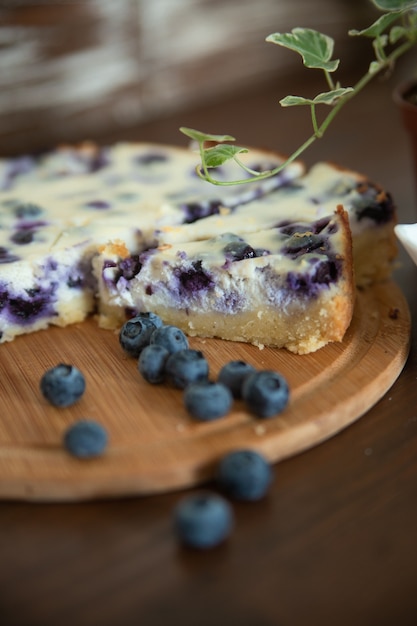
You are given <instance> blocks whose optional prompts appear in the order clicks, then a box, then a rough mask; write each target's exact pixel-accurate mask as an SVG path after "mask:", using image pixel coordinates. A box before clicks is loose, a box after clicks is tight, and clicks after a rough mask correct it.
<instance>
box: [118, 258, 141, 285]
mask: <svg viewBox="0 0 417 626" xmlns="http://www.w3.org/2000/svg"><path fill="white" fill-rule="evenodd" d="M118 267H119V271H120V276H123V278H125V279H126V280H132V278H133V277H134V276H136V275H137V274H139V272H140V270H141V267H142V264H141V262H140V260H139V256H138V255H136V254H135V255H133V256H129V257H127V258H126V259H122V260H121V261H119V264H118Z"/></svg>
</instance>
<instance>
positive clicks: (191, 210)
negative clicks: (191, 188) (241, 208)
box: [181, 200, 222, 224]
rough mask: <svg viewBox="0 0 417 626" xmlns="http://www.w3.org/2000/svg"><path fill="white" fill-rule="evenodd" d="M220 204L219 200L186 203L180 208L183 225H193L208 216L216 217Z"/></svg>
mask: <svg viewBox="0 0 417 626" xmlns="http://www.w3.org/2000/svg"><path fill="white" fill-rule="evenodd" d="M221 206H222V203H221V202H220V200H207V201H205V202H204V201H203V202H188V203H185V204H183V205H182V206H181V208H182V210H183V211H184V213H185V219H184V223H185V224H193V223H194V222H197V221H198V220H201V219H203V218H205V217H209V216H210V215H218V214H219V213H220V207H221Z"/></svg>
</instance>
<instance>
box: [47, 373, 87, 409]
mask: <svg viewBox="0 0 417 626" xmlns="http://www.w3.org/2000/svg"><path fill="white" fill-rule="evenodd" d="M40 388H41V392H42V394H43V396H44V397H45V398H46V400H48V402H50V403H51V404H53V405H54V406H59V407H67V406H70V405H71V404H74V403H75V402H77V400H79V399H80V398H81V396H82V395H83V393H84V391H85V378H84V375H83V374H82V372H80V370H79V369H77V368H76V367H74V365H66V364H64V363H60V364H59V365H56V366H55V367H53V368H51V369H49V370H48V371H47V372H45V374H44V375H43V376H42V378H41V381H40Z"/></svg>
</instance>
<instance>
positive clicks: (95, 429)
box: [64, 420, 108, 459]
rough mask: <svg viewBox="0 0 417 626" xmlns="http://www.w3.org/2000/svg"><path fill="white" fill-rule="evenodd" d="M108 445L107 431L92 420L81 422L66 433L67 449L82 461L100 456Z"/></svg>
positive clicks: (65, 445) (65, 444)
mask: <svg viewBox="0 0 417 626" xmlns="http://www.w3.org/2000/svg"><path fill="white" fill-rule="evenodd" d="M107 443H108V435H107V431H106V429H105V428H104V427H103V426H101V424H98V423H97V422H94V421H92V420H80V421H78V422H76V423H75V424H73V425H72V426H70V427H69V428H68V430H67V431H66V432H65V433H64V447H65V449H66V450H67V451H68V452H69V453H70V454H72V455H73V456H76V457H78V458H80V459H89V458H92V457H95V456H100V455H101V454H102V453H103V452H104V450H105V449H106V447H107Z"/></svg>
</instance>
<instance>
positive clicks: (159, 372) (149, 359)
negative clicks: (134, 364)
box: [138, 344, 170, 385]
mask: <svg viewBox="0 0 417 626" xmlns="http://www.w3.org/2000/svg"><path fill="white" fill-rule="evenodd" d="M169 354H170V353H169V352H168V350H167V349H166V348H164V346H160V345H158V344H150V345H149V346H146V347H145V348H144V349H143V350H142V352H141V353H140V356H139V360H138V370H139V372H140V373H141V374H142V376H143V378H144V379H145V380H146V381H147V382H148V383H151V384H153V385H157V384H159V383H163V382H164V380H165V364H166V361H167V359H168V357H169Z"/></svg>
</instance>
